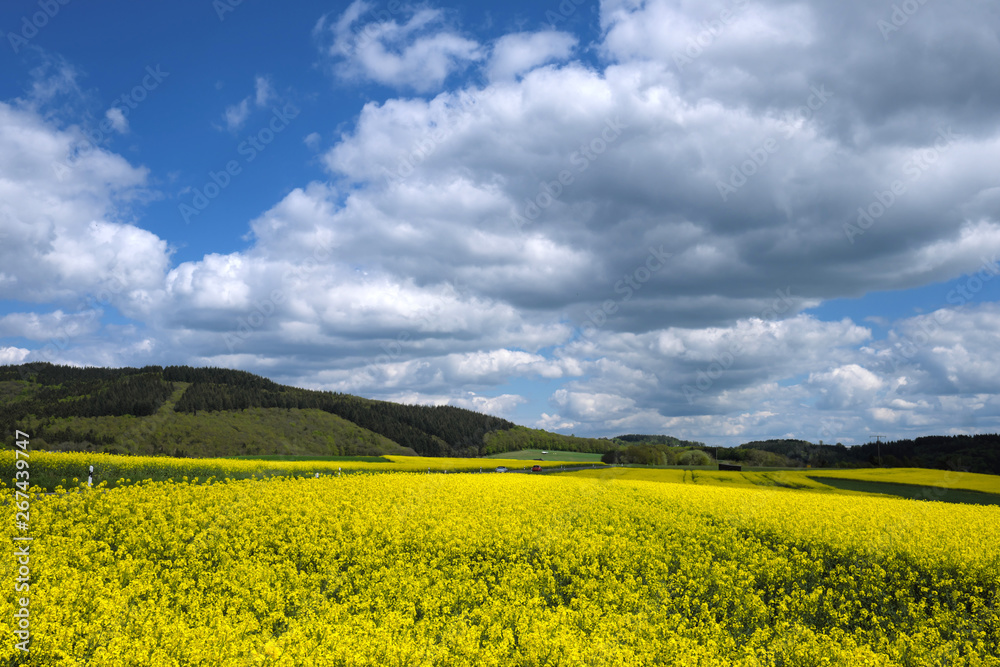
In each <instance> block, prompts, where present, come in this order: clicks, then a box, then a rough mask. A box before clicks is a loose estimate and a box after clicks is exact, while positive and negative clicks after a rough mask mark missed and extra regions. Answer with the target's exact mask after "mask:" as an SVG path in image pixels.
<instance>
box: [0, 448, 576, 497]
mask: <svg viewBox="0 0 1000 667" xmlns="http://www.w3.org/2000/svg"><path fill="white" fill-rule="evenodd" d="M348 458H351V457H348ZM274 459H278V457H273V456H263V457H254V458H250V457H248V458H242V459H234V458H215V459H207V458H205V459H203V458H197V459H196V458H173V457H169V456H118V455H114V454H99V453H91V452H32V453H31V485H32V487H33V488H36V489H44V490H47V491H54V490H55V489H56V488H58V487H60V486H61V487H63V488H66V489H69V488H75V487H78V486H80V485H84V486H86V482H87V477H88V474H89V471H90V466H93V467H94V473H93V484H94V486H95V487H96V486H98V485H100V484H106V485H107V486H108V487H110V488H114V487H117V486H130V485H132V484H135V483H137V482H141V481H146V480H152V481H166V480H173V481H174V482H180V481H187V480H196V479H197V480H200V481H201V482H205V481H206V480H208V479H209V478H214V479H215V480H224V479H227V478H228V479H232V480H238V479H252V478H256V479H264V478H269V477H314V476H315V475H316V474H317V473H318V474H319V475H324V476H329V475H337V474H338V473H342V474H345V475H346V474H354V473H391V472H411V473H430V472H435V473H455V472H469V473H473V472H474V473H478V472H484V473H487V472H489V473H492V471H493V470H494V469H495V468H496V467H497V466H501V465H503V466H507V467H508V468H510V469H511V470H514V471H516V470H524V469H526V468H530V466H531V463H530V462H528V461H525V460H523V459H521V460H518V459H509V458H502V459H489V460H488V461H487V460H483V459H471V458H465V459H456V458H440V457H434V458H430V457H420V456H395V455H387V456H385V457H353V459H355V460H344V458H343V457H326V458H322V459H321V458H318V457H313V456H297V457H289V458H282V459H280V460H274ZM359 459H361V460H359ZM539 465H541V466H542V467H544V468H558V467H559V465H560V464H559V462H552V461H546V462H544V463H540V464H539ZM0 467H2V468H3V469H4V470H14V452H13V450H9V449H8V450H4V451H0ZM10 482H11V480H10V479H9V478H8V479H6V480H4V479H0V489H3V488H5V487H7V488H9V484H10Z"/></svg>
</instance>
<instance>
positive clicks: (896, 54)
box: [0, 0, 1000, 444]
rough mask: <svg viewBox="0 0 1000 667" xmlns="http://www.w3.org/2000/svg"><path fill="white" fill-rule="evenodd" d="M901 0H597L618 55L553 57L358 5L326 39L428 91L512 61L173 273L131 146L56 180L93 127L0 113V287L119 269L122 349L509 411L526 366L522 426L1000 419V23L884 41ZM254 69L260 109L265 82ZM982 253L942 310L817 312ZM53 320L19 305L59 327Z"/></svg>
mask: <svg viewBox="0 0 1000 667" xmlns="http://www.w3.org/2000/svg"><path fill="white" fill-rule="evenodd" d="M883 10H884V8H881V9H880V8H878V7H875V6H870V5H869V4H866V3H862V2H860V0H857V1H852V2H848V3H832V2H822V3H812V4H809V5H802V4H794V3H793V4H792V5H789V4H788V3H778V2H755V3H752V4H751V3H747V2H734V1H729V0H719V1H718V2H709V3H695V2H686V1H684V2H679V1H672V2H667V1H665V0H650V1H649V2H645V3H637V2H632V1H630V0H628V1H627V0H605V1H604V2H603V3H602V4H601V27H602V30H603V33H602V36H601V37H600V41H599V43H597V44H595V45H593V46H595V47H596V48H595V50H594V51H595V53H599V54H602V55H601V56H600V57H598V58H597V60H595V61H588V62H584V61H582V60H573V61H568V62H564V61H566V60H567V59H568V58H570V57H571V56H572V54H573V50H574V48H575V45H576V40H575V38H574V37H573V36H571V35H567V34H565V33H558V32H554V31H548V32H538V33H514V34H510V35H505V36H500V37H499V38H495V39H491V40H487V39H482V40H478V41H477V40H476V39H472V38H470V37H466V36H462V35H460V34H459V32H458V31H457V29H455V28H454V27H453V24H452V22H450V20H449V17H448V16H447V15H446V14H445V13H443V12H442V11H440V10H437V9H434V8H432V7H426V6H425V7H421V8H419V9H413V10H410V9H402V10H400V11H398V12H395V13H392V12H390V11H389V10H379V9H376V8H374V6H373V5H370V4H368V3H365V2H360V1H359V2H355V3H353V4H352V5H350V6H349V7H348V9H347V10H346V11H345V12H344V13H343V14H342V15H341V16H339V17H336V18H335V19H326V18H324V19H323V20H321V21H320V23H319V24H318V25H317V28H316V34H317V36H318V37H319V39H320V40H321V42H322V44H323V47H324V50H325V53H326V55H327V56H328V57H329V58H330V60H331V61H332V62H334V63H335V68H336V69H337V70H338V72H339V73H340V74H341V75H342V76H344V77H347V78H350V79H357V80H366V81H375V82H377V83H380V84H384V85H387V86H392V87H396V88H400V89H404V90H407V91H417V92H420V93H434V92H436V91H438V90H440V89H441V88H442V87H443V86H446V85H447V84H448V83H449V82H450V81H452V80H454V79H450V77H453V76H454V75H456V74H458V73H460V72H462V71H464V70H465V69H466V68H468V67H470V66H472V65H473V64H477V63H480V64H482V66H483V71H484V72H485V73H486V74H487V75H488V76H489V77H490V80H491V81H492V83H491V84H490V85H489V86H487V87H482V86H477V85H474V84H472V83H469V82H465V83H463V84H457V85H456V86H454V87H452V88H450V89H446V90H443V91H442V92H440V93H438V94H436V95H428V96H427V97H426V98H424V99H420V98H416V99H411V98H390V99H386V100H384V101H381V102H369V103H368V104H366V105H365V106H364V107H363V108H362V109H361V110H360V112H359V114H358V116H357V118H356V120H355V122H354V124H353V126H350V127H347V128H346V129H344V130H343V131H341V130H340V129H339V128H338V134H337V135H336V136H338V137H339V138H338V139H337V140H336V142H335V143H334V144H333V145H332V146H330V147H329V149H328V150H327V151H326V152H325V153H324V154H323V155H322V165H323V166H324V167H325V168H326V170H327V174H326V177H325V178H324V179H323V180H322V181H316V182H313V183H308V184H302V185H301V187H298V188H293V189H292V190H291V191H290V192H288V194H287V195H285V196H284V197H283V198H282V199H281V200H280V201H278V202H276V203H275V204H274V205H273V206H271V207H270V208H269V209H268V210H266V211H264V212H263V213H262V214H261V215H259V216H258V217H256V218H255V219H253V220H251V221H249V223H248V224H249V230H250V235H249V237H248V239H249V244H248V246H247V247H244V248H241V249H239V250H237V251H233V252H228V251H227V252H226V253H210V254H206V255H205V256H203V257H201V258H197V259H192V260H190V261H186V262H183V263H180V264H178V265H176V266H170V265H169V264H168V253H167V250H166V248H165V245H164V244H163V242H162V241H161V240H160V239H158V238H156V237H155V236H154V235H152V234H150V233H149V232H145V231H143V230H142V229H140V228H138V227H136V226H132V225H130V224H128V223H126V222H122V221H120V220H118V218H117V217H116V216H115V212H116V211H117V210H118V209H119V207H120V206H122V205H123V204H122V202H123V201H125V202H127V201H128V199H129V197H130V196H131V197H135V196H136V195H135V193H136V192H137V191H138V190H140V189H141V188H142V187H143V186H144V184H145V179H146V175H145V172H144V171H143V170H142V169H138V168H135V167H132V166H131V165H129V164H128V163H127V162H126V161H125V160H124V159H122V158H121V157H120V156H116V155H113V154H110V153H107V152H103V151H100V150H91V151H89V152H88V153H86V154H85V155H82V156H80V157H74V158H73V159H77V160H85V161H87V162H84V163H81V164H83V165H85V166H86V169H75V170H71V172H69V174H68V175H67V176H66V178H65V179H64V180H63V181H60V180H58V179H53V178H52V177H51V175H50V174H47V173H45V174H43V172H45V171H46V170H50V169H51V167H52V165H53V164H54V163H59V162H67V161H71V160H70V156H75V155H76V154H75V153H74V152H73V151H74V150H75V149H74V148H73V146H74V145H75V144H74V141H75V140H76V139H75V135H74V133H73V131H72V130H60V129H57V128H54V127H52V126H50V125H48V124H46V122H45V121H43V120H41V118H40V117H39V116H38V115H37V114H34V113H32V112H30V111H29V110H25V109H23V108H19V107H16V106H9V105H7V106H0V132H2V133H3V134H0V149H3V150H0V170H2V171H0V174H4V175H9V177H8V178H6V179H5V180H4V179H0V188H6V191H5V192H3V193H2V194H4V196H3V197H0V201H2V202H3V204H2V207H3V208H0V215H2V216H4V217H3V221H4V225H3V229H4V231H5V232H6V233H8V234H9V235H10V237H11V239H13V245H12V244H11V243H10V242H5V246H4V249H7V250H8V252H9V255H7V256H5V257H4V259H5V262H4V265H3V269H0V270H2V271H3V273H2V274H0V286H3V289H4V290H5V294H7V293H8V290H9V293H10V294H11V295H12V296H13V297H14V298H17V299H22V300H36V301H44V302H52V303H68V302H69V301H70V300H72V299H73V298H78V297H79V296H80V294H81V292H85V291H86V290H87V289H97V288H99V287H101V286H102V285H104V284H105V283H106V282H107V281H108V280H110V278H111V277H112V276H113V275H114V272H115V271H119V272H121V273H122V276H123V277H122V279H121V282H122V283H123V284H124V285H127V288H126V289H123V290H121V295H122V296H121V297H119V298H117V301H116V305H117V306H118V308H119V309H120V310H121V312H123V313H124V314H126V315H128V316H129V317H132V318H133V319H135V320H136V321H138V322H141V323H142V324H143V325H144V328H143V327H139V328H136V329H134V330H131V329H127V328H122V329H121V330H118V331H116V335H119V336H120V343H117V341H116V343H117V345H116V350H118V356H116V357H115V358H116V359H122V358H131V359H135V360H137V361H141V362H142V363H147V362H150V361H151V360H155V359H160V358H172V359H176V360H182V361H185V362H188V363H203V364H215V365H230V366H240V367H244V368H248V369H251V370H256V371H258V372H263V373H266V374H268V375H270V376H271V377H273V378H275V379H276V380H279V381H285V382H289V383H292V384H297V385H300V386H310V387H315V388H323V389H336V390H340V391H351V392H355V393H361V394H365V395H372V396H381V397H384V398H389V397H394V398H397V399H399V400H406V401H408V402H433V403H443V402H449V403H451V404H455V405H463V406H467V407H475V409H483V410H486V411H494V410H495V411H499V412H502V413H505V414H509V413H510V411H512V410H514V409H515V408H517V407H518V406H520V405H523V403H524V401H527V400H528V399H526V398H525V397H524V396H522V395H521V394H522V393H523V392H521V391H520V389H519V390H517V391H514V390H512V389H510V387H509V386H508V385H509V384H510V383H512V382H514V381H518V382H519V383H520V382H525V381H531V382H538V383H539V385H538V386H551V389H550V390H549V403H548V406H539V408H538V412H537V413H536V414H538V418H537V420H536V422H535V423H536V424H537V425H540V426H542V427H545V428H558V429H565V430H573V431H575V432H577V433H578V434H579V433H597V434H601V435H610V434H613V433H616V432H625V431H629V432H637V431H656V432H668V433H672V434H674V435H677V436H680V437H690V438H695V439H708V438H715V439H716V441H717V442H721V443H724V444H736V443H737V442H740V441H742V440H745V439H749V438H753V437H783V436H798V437H809V438H812V439H824V440H830V441H833V440H842V441H844V442H848V443H851V442H858V441H863V440H864V439H865V437H866V434H868V433H871V432H874V431H873V429H883V428H888V427H892V428H893V429H894V432H896V433H899V434H905V433H910V432H927V431H938V432H952V431H955V430H962V429H965V430H975V429H994V430H995V429H996V428H997V426H998V424H1000V422H998V415H1000V409H998V407H1000V406H998V401H997V396H998V395H1000V386H998V384H997V379H996V378H997V377H1000V374H998V373H997V370H1000V359H997V358H996V356H997V355H996V354H995V352H994V351H995V350H1000V345H998V344H997V343H998V342H1000V341H997V340H996V334H995V333H994V332H996V331H998V330H1000V327H998V325H1000V316H998V315H997V306H996V304H995V303H991V302H989V301H988V299H987V297H986V294H985V293H984V292H983V293H981V292H980V291H979V290H984V291H985V290H986V288H985V287H983V285H985V283H986V282H988V281H989V280H992V278H993V276H994V271H993V269H992V268H990V267H992V266H994V265H995V264H996V260H995V259H993V260H992V263H991V262H990V261H987V260H986V259H984V258H989V257H994V258H995V257H996V253H998V252H1000V218H998V217H997V213H996V211H997V210H998V209H997V204H998V203H1000V195H998V191H997V187H996V183H995V176H994V174H996V173H997V172H998V171H1000V150H998V149H1000V126H998V125H997V124H996V119H995V108H996V103H997V101H998V100H997V93H996V91H998V90H1000V86H998V85H997V83H998V82H1000V78H998V77H1000V75H998V74H997V73H996V71H995V68H990V67H989V66H988V63H989V62H995V61H996V59H997V58H996V56H997V55H1000V53H998V47H997V44H996V40H995V39H990V38H989V30H993V31H994V32H995V30H996V29H997V27H998V24H997V19H996V17H995V16H994V15H992V14H990V13H989V12H988V11H986V10H985V9H983V8H982V6H981V5H979V4H976V3H967V2H961V3H959V5H958V9H957V10H956V9H955V8H951V7H949V8H947V9H945V8H941V7H938V6H936V5H932V4H928V5H925V6H923V7H922V9H921V12H920V14H919V15H917V16H915V17H913V18H912V19H911V21H910V22H908V23H907V25H906V26H905V28H904V29H901V31H900V34H898V35H897V34H892V35H890V36H889V38H888V39H885V38H883V35H882V34H881V33H880V32H879V30H878V27H877V22H878V20H879V18H881V17H882V16H881V15H882V13H883ZM380 12H381V13H380ZM935 26H937V27H935ZM942 26H943V27H942ZM904 30H905V34H904V32H903V31H904ZM938 31H944V32H938ZM945 33H947V34H948V35H950V37H949V39H947V40H946V39H942V38H941V35H943V34H945ZM481 43H482V44H489V43H492V45H493V47H492V51H491V52H490V55H489V58H488V59H487V57H486V55H487V50H486V49H485V48H484V47H482V46H481ZM692 45H693V46H692ZM845 54H847V55H845ZM918 54H926V55H920V57H917V56H918ZM600 58H603V60H601V59H600ZM551 62H561V63H562V64H561V65H560V66H559V67H544V66H542V65H544V64H546V63H551ZM256 84H257V85H256V89H255V93H254V95H253V96H250V97H247V98H246V99H245V100H244V101H243V102H241V104H243V103H245V105H244V106H245V107H246V109H245V111H246V113H249V109H250V107H251V105H254V104H256V105H260V104H263V103H265V102H266V101H267V100H268V99H270V98H271V96H272V95H273V92H272V88H271V85H270V83H268V81H267V80H266V79H261V78H258V79H257V81H256ZM262 100H263V101H262ZM568 100H571V101H572V103H568V102H567V101H568ZM243 113H244V110H243V109H242V107H239V106H238V107H237V108H236V110H235V112H234V117H233V121H234V123H237V124H238V123H239V122H242V120H241V118H243ZM320 136H334V135H332V134H329V133H327V132H324V133H322V134H318V133H314V134H311V135H310V137H309V138H308V139H307V143H308V145H310V146H311V147H313V148H316V147H318V146H319V145H320ZM36 172H37V174H36ZM8 195H9V196H8ZM38 223H40V224H38ZM125 247H127V248H128V252H127V253H126V252H124V251H123V248H125ZM0 252H3V250H0ZM39 267H42V268H39ZM984 267H985V268H984ZM984 271H985V273H983V272H984ZM965 274H969V275H980V278H979V281H980V282H979V288H977V289H975V290H973V286H974V283H972V282H964V283H963V284H962V287H963V288H964V289H965V290H966V292H968V294H965V293H961V292H956V293H955V294H954V295H948V296H945V295H942V300H943V303H942V304H940V305H941V307H942V308H943V307H948V306H956V307H957V309H955V310H950V311H946V312H948V313H950V315H948V316H945V317H940V316H939V315H938V313H930V314H924V315H919V316H916V317H913V316H911V315H909V314H907V315H904V316H901V317H898V318H897V319H894V318H893V317H891V316H888V315H883V314H879V315H877V316H871V317H870V318H867V319H868V321H870V322H872V323H873V325H878V329H879V330H881V331H878V330H876V329H874V328H870V327H867V326H863V325H861V324H858V323H856V322H855V321H853V320H851V319H850V318H840V316H837V318H833V319H828V320H824V319H821V318H819V317H817V316H815V315H812V314H808V313H807V312H804V311H807V310H809V309H811V308H815V307H817V306H819V305H820V304H823V303H824V302H826V301H828V300H831V299H844V298H851V297H860V296H862V295H864V294H866V293H869V292H878V291H888V290H905V289H908V288H913V287H919V286H925V285H928V284H932V283H936V282H941V281H946V280H952V279H956V278H958V277H959V276H962V275H965ZM969 281H971V278H970V279H969ZM60 299H61V300H62V301H60ZM60 312H63V311H60ZM938 312H942V311H938ZM11 317H12V316H8V318H11ZM40 317H41V319H39V320H38V322H37V324H32V323H30V322H28V321H27V320H24V319H23V317H22V316H20V315H18V316H17V317H13V318H12V319H9V321H8V319H4V320H3V326H5V327H6V329H5V330H6V331H10V332H11V333H9V334H7V335H19V336H25V337H28V338H30V336H26V333H25V332H32V331H38V332H42V331H47V330H48V329H51V328H52V327H53V326H56V325H57V324H58V323H57V322H55V321H54V320H46V319H45V316H40ZM53 317H54V315H53ZM19 318H20V319H19ZM939 318H940V319H939ZM859 319H860V318H859ZM862 321H864V320H862ZM33 327H34V328H33ZM17 332H20V333H17ZM107 347H108V346H107V345H105V347H104V350H105V351H106V349H107ZM4 349H5V350H10V349H15V350H16V349H17V348H4ZM85 351H89V353H91V354H92V358H93V359H100V358H102V357H101V348H100V346H99V345H98V344H96V343H95V344H94V346H93V347H89V348H85V349H84V351H76V352H74V354H75V355H77V357H73V358H74V359H75V358H81V357H82V356H85ZM5 354H11V355H14V356H16V355H17V354H20V352H10V353H6V352H5ZM129 355H131V356H129ZM67 358H70V356H67ZM543 382H545V383H551V384H550V385H549V384H546V385H542V384H541V383H543ZM519 386H520V384H519ZM541 410H544V412H543V411H541ZM954 415H958V417H955V418H953V416H954ZM878 432H884V431H881V430H879V431H878Z"/></svg>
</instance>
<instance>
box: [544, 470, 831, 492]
mask: <svg viewBox="0 0 1000 667" xmlns="http://www.w3.org/2000/svg"><path fill="white" fill-rule="evenodd" d="M563 474H566V475H572V476H574V477H588V478H591V479H603V480H612V479H617V480H628V481H637V482H666V483H671V484H697V485H701V486H725V487H730V488H737V487H743V488H748V487H781V488H787V489H812V490H820V491H830V492H836V491H837V490H836V489H834V488H832V487H830V486H827V485H825V484H822V483H820V482H817V481H814V480H812V479H809V478H808V477H805V476H804V475H799V474H798V473H788V472H783V471H777V472H722V471H719V470H711V469H706V468H693V469H683V468H620V467H614V468H607V469H603V470H579V471H576V472H568V473H563Z"/></svg>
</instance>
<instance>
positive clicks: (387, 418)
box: [0, 363, 559, 456]
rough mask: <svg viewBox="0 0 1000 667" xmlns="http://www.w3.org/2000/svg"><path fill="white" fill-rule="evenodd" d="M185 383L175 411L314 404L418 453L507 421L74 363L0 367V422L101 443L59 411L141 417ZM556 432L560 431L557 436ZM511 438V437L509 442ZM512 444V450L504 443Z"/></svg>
mask: <svg viewBox="0 0 1000 667" xmlns="http://www.w3.org/2000/svg"><path fill="white" fill-rule="evenodd" d="M174 383H185V384H188V385H189V386H187V389H186V390H184V392H183V393H182V394H181V395H180V398H179V399H178V400H177V402H176V404H175V405H174V408H173V409H174V410H175V411H176V412H179V413H187V414H190V415H192V416H197V415H198V413H199V411H200V412H201V413H202V414H204V413H211V412H231V411H245V410H250V409H254V408H265V409H283V410H293V409H298V410H321V411H323V412H327V413H330V414H333V415H337V416H338V417H341V418H343V419H346V420H348V421H350V422H353V423H354V424H356V425H358V426H360V427H362V428H364V429H367V430H369V431H372V432H373V433H376V434H378V435H380V436H383V437H385V438H387V439H388V440H391V441H393V442H394V443H397V444H398V445H400V446H401V447H403V448H409V449H410V450H412V451H414V452H416V453H417V454H420V455H423V456H479V455H481V454H483V453H484V451H483V450H484V440H485V436H486V434H487V433H490V432H495V431H502V430H506V429H510V428H513V427H514V424H513V423H512V422H509V421H507V420H505V419H501V418H499V417H493V416H490V415H485V414H481V413H478V412H474V411H471V410H465V409H462V408H456V407H450V406H421V405H401V404H398V403H391V402H388V401H376V400H371V399H365V398H360V397H358V396H352V395H349V394H340V393H335V392H325V391H312V390H306V389H297V388H294V387H286V386H283V385H279V384H277V383H275V382H273V381H271V380H268V379H267V378H263V377H260V376H258V375H254V374H253V373H248V372H245V371H237V370H230V369H224V368H192V367H189V366H167V367H165V368H162V367H159V366H147V367H144V368H113V369H112V368H76V367H70V366H56V365H53V364H48V363H38V364H24V365H20V366H0V406H2V408H3V410H2V414H0V428H3V429H5V430H6V431H7V432H10V431H12V430H13V429H15V428H18V425H19V424H22V423H23V422H24V420H25V418H26V417H27V416H29V415H31V416H33V417H35V418H37V419H39V420H41V422H40V423H41V424H43V425H42V426H41V432H39V433H37V434H36V435H37V436H39V437H42V438H45V439H47V440H53V441H63V442H65V441H87V442H89V443H92V444H97V445H107V444H110V443H111V442H112V441H113V438H111V437H110V436H108V435H106V434H102V433H99V432H96V431H93V430H90V431H87V432H82V433H77V432H73V431H72V430H71V429H67V428H66V427H64V426H59V425H56V420H58V419H59V418H66V417H125V416H132V417H146V416H150V415H153V414H154V413H156V412H157V411H158V410H159V409H160V408H161V407H162V406H163V405H164V402H165V401H166V400H167V399H168V398H169V397H170V395H171V393H172V392H173V391H174V390H175V386H174ZM556 437H559V436H556ZM512 444H513V443H512ZM504 451H511V450H504Z"/></svg>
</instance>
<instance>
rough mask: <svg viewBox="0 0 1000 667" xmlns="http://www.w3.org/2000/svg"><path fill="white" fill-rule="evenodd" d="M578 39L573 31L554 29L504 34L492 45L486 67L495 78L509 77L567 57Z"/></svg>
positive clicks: (492, 77) (491, 76)
mask: <svg viewBox="0 0 1000 667" xmlns="http://www.w3.org/2000/svg"><path fill="white" fill-rule="evenodd" d="M576 43H577V39H576V37H574V36H573V35H570V34H569V33H565V32H557V31H554V30H549V31H542V32H533V33H526V32H520V33H514V34H510V35H504V36H503V37H501V38H500V39H498V40H497V41H496V43H495V44H494V45H493V52H492V54H491V55H490V61H489V64H488V65H487V70H488V72H489V75H490V78H491V79H493V80H503V79H510V78H513V77H515V76H518V75H520V74H523V73H524V72H527V71H528V70H531V69H534V68H535V67H538V66H539V65H545V64H546V63H550V62H553V61H559V60H565V59H566V58H568V57H569V56H570V54H571V53H572V52H573V47H575V46H576Z"/></svg>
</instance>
